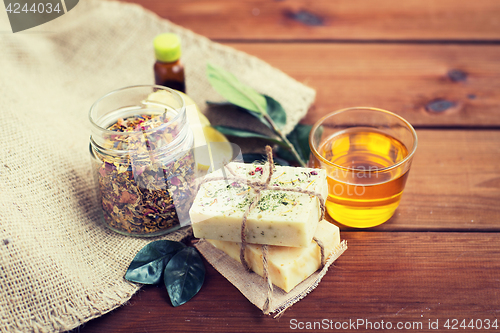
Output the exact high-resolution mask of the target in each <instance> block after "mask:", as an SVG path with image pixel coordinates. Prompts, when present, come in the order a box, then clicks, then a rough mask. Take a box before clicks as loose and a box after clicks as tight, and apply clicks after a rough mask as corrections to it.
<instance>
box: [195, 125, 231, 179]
mask: <svg viewBox="0 0 500 333" xmlns="http://www.w3.org/2000/svg"><path fill="white" fill-rule="evenodd" d="M203 134H204V136H205V140H206V143H207V145H206V146H201V147H198V148H197V149H195V154H194V156H195V160H196V163H197V166H198V171H201V172H206V171H208V169H209V168H212V170H216V169H218V168H220V167H221V166H222V165H223V164H224V163H229V162H230V161H231V160H232V158H233V147H232V146H231V143H230V142H229V141H228V140H227V138H226V137H225V136H224V134H222V133H221V132H219V131H217V130H216V129H215V128H213V127H211V126H205V127H203Z"/></svg>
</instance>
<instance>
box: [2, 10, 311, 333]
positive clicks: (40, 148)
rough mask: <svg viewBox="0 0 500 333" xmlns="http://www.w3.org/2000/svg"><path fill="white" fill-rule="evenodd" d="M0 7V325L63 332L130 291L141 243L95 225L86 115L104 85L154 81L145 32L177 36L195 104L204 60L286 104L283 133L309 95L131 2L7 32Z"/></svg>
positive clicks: (203, 86)
mask: <svg viewBox="0 0 500 333" xmlns="http://www.w3.org/2000/svg"><path fill="white" fill-rule="evenodd" d="M0 15H1V16H0V31H1V32H2V37H1V38H0V52H1V56H0V73H1V79H0V92H1V93H0V94H1V98H0V128H1V131H0V142H1V144H2V149H0V178H1V182H0V331H1V332H31V331H34V332H52V331H64V330H69V329H72V328H74V327H76V326H78V325H80V324H82V323H84V322H85V321H88V320H90V319H92V318H95V317H98V316H101V315H102V314H104V313H106V312H109V311H111V310H112V309H114V308H116V307H119V306H120V305H122V304H123V303H124V302H126V301H127V300H128V299H129V298H130V297H131V296H132V295H133V294H134V293H135V292H136V291H137V290H138V288H139V286H138V285H136V284H133V283H128V282H127V281H125V280H124V279H123V275H124V273H125V270H126V268H127V267H128V264H129V263H130V261H131V260H132V258H133V257H134V256H135V254H136V253H137V251H138V250H139V249H140V248H142V247H143V246H144V245H145V244H146V243H148V242H150V241H151V240H150V239H136V238H131V237H125V236H120V235H118V234H116V233H113V232H110V231H108V230H107V229H106V228H104V227H102V226H101V225H99V224H98V218H99V215H98V210H99V209H100V208H99V205H98V203H97V202H96V200H95V198H94V194H93V189H94V183H93V178H92V175H91V169H90V159H89V152H88V142H89V133H90V125H89V122H88V118H87V114H88V110H89V108H90V106H91V105H92V103H93V102H94V101H95V100H96V99H97V98H99V97H100V96H102V95H103V94H105V93H107V92H109V91H111V90H114V89H117V88H120V87H123V86H127V85H135V84H145V83H152V82H153V73H152V65H153V62H154V55H153V48H152V39H153V37H154V36H155V35H156V34H158V33H161V32H166V31H174V32H177V33H178V34H180V35H181V37H182V40H183V45H182V47H183V50H184V54H183V60H184V62H185V64H186V70H187V89H188V93H189V95H190V96H192V97H193V99H194V100H195V101H196V102H197V103H198V104H199V105H200V106H204V105H205V101H206V100H218V99H220V96H218V95H217V93H216V92H215V91H214V90H212V88H211V87H210V86H209V83H208V81H207V79H206V77H205V70H204V68H205V64H206V61H211V62H213V63H215V64H218V65H220V66H223V67H224V68H226V69H228V70H230V71H232V72H233V73H235V74H236V75H237V76H238V77H240V78H241V80H242V81H244V82H246V83H248V84H250V85H252V86H254V87H255V88H257V89H259V90H260V91H262V92H265V93H267V94H268V95H270V96H273V97H274V98H275V99H277V100H279V101H280V102H281V103H282V104H283V106H284V107H285V109H286V110H287V113H288V124H287V126H286V131H290V130H291V129H292V128H293V126H294V125H295V124H296V123H297V122H298V121H299V119H300V118H301V117H302V116H304V115H305V113H306V112H307V110H308V108H309V106H310V105H311V103H312V101H313V99H314V91H313V90H312V89H310V88H307V87H305V86H304V85H302V84H300V83H298V82H296V81H295V80H293V79H291V78H289V77H288V76H287V75H285V74H284V73H282V72H280V71H278V70H276V69H273V68H272V67H271V66H269V65H268V64H266V63H264V62H262V61H260V60H258V59H256V58H255V57H251V56H248V55H246V54H244V53H242V52H237V51H235V50H233V49H231V48H228V47H224V46H221V45H218V44H215V43H212V42H210V41H209V40H208V39H206V38H204V37H201V36H198V35H196V34H194V33H192V32H190V31H187V30H186V29H183V28H181V27H179V26H176V25H174V24H172V23H170V22H168V21H166V20H163V19H160V18H159V17H157V16H156V15H154V14H152V13H149V12H147V11H145V10H144V9H142V8H140V7H139V6H136V5H130V4H124V3H117V2H107V1H106V2H105V1H95V0H86V1H80V3H79V4H78V5H77V6H76V7H75V9H73V10H72V11H70V12H68V13H67V14H65V15H63V16H62V17H60V18H58V19H56V20H54V21H52V22H49V23H47V24H44V25H42V26H39V27H36V28H33V29H30V30H28V31H26V32H21V33H17V34H10V33H8V31H10V26H9V24H8V20H7V17H6V13H5V12H4V11H2V10H0ZM176 237H182V235H176ZM202 292H203V291H202Z"/></svg>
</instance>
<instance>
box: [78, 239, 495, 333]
mask: <svg viewBox="0 0 500 333" xmlns="http://www.w3.org/2000/svg"><path fill="white" fill-rule="evenodd" d="M499 236H500V235H499V234H498V233H387V232H344V233H342V237H343V238H345V239H347V240H348V244H349V248H348V250H347V251H346V252H345V253H344V254H343V255H342V256H341V257H340V258H339V259H338V260H337V261H336V263H335V266H334V267H332V268H331V269H330V270H329V272H328V274H327V275H326V276H325V277H324V278H323V280H322V282H321V283H320V285H319V287H318V288H317V289H316V290H315V291H313V292H312V293H310V294H309V295H308V296H307V297H306V298H305V299H303V300H302V301H300V302H299V303H297V304H295V305H294V306H292V307H291V308H290V309H289V310H287V311H286V312H285V314H284V315H283V316H282V317H281V318H280V319H272V318H271V317H267V316H264V315H263V314H262V313H260V311H259V310H258V309H257V308H256V307H255V306H253V305H252V304H250V302H248V301H247V300H246V299H245V298H244V297H243V296H242V295H241V294H240V293H239V292H238V290H237V289H236V288H234V287H233V286H232V285H231V284H230V283H229V282H227V280H226V279H225V278H224V277H222V276H221V275H220V274H219V273H217V272H216V271H215V270H214V269H213V268H212V267H211V266H209V265H208V264H207V277H206V280H205V284H204V286H203V288H202V289H201V291H200V293H199V294H198V295H196V296H195V298H194V299H192V300H191V301H189V302H188V303H186V304H185V305H182V306H180V307H177V308H173V307H172V306H171V305H170V303H169V301H168V296H167V293H166V291H165V290H164V288H163V287H145V288H143V290H141V291H139V292H138V293H137V294H136V295H135V296H134V297H133V298H132V300H131V301H130V303H129V304H127V305H126V306H124V307H121V308H120V309H118V310H116V311H114V312H113V313H111V314H108V315H105V316H104V317H101V318H99V319H96V320H93V321H91V322H89V323H88V324H85V325H84V326H83V327H81V328H79V330H78V332H82V333H85V332H108V333H118V332H123V333H129V332H164V331H165V330H166V329H168V331H171V332H201V331H203V332H256V331H259V332H279V331H283V332H284V331H286V332H288V331H290V329H291V328H292V326H294V325H297V323H298V322H314V321H322V320H323V319H327V322H328V324H329V320H332V321H333V322H345V321H347V322H348V321H349V320H351V321H357V320H361V319H362V320H365V324H364V325H361V326H359V327H357V329H356V331H359V332H370V331H371V332H373V331H375V330H374V329H371V330H370V329H369V326H368V327H366V326H365V325H367V324H366V322H367V321H369V322H371V323H372V325H374V323H375V322H378V323H379V324H380V323H381V321H382V320H383V321H384V322H385V323H387V322H391V323H392V324H393V325H394V327H396V326H395V325H397V323H398V322H403V323H405V322H410V323H413V322H415V323H421V325H422V326H421V327H422V329H420V330H418V331H424V332H428V331H431V330H429V329H428V325H429V321H431V322H435V321H436V320H438V321H439V328H440V330H439V331H440V332H441V331H445V330H446V329H445V328H444V327H443V325H444V324H445V321H446V319H451V318H457V319H459V320H460V321H461V320H462V319H467V323H468V322H469V321H470V319H481V320H483V323H484V320H486V319H490V320H491V321H492V322H493V321H494V320H495V319H496V317H497V315H498V308H499V307H500V297H499V296H500V295H499V290H500V280H499V279H498V271H499V270H500V244H499V243H498V237H499ZM293 320H296V321H297V322H294V321H293ZM498 324H499V325H500V323H498ZM334 325H335V324H334ZM375 325H376V324H375ZM403 325H404V324H403ZM385 327H387V326H385ZM394 327H393V329H394ZM366 328H368V329H366ZM416 328H418V327H417V326H414V327H412V329H414V330H415V331H417V329H416ZM331 330H332V331H333V330H335V326H334V327H333V328H332V329H331ZM314 331H320V330H319V329H316V330H314ZM336 331H339V332H345V331H347V330H341V329H337V330H336ZM381 331H383V330H381ZM399 331H402V330H398V332H399ZM408 331H411V329H410V330H408Z"/></svg>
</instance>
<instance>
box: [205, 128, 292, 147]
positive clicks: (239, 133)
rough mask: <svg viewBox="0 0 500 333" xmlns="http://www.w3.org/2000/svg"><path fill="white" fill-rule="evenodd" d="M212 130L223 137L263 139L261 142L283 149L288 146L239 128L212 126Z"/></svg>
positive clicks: (274, 139)
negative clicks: (273, 144)
mask: <svg viewBox="0 0 500 333" xmlns="http://www.w3.org/2000/svg"><path fill="white" fill-rule="evenodd" d="M214 128H215V129H216V130H218V131H219V132H221V133H222V134H224V135H232V136H236V137H239V138H256V139H263V140H266V141H269V142H271V143H275V144H278V145H280V146H283V147H285V148H286V147H288V145H287V144H286V143H285V142H283V141H281V140H280V139H276V138H273V137H270V136H267V135H264V134H260V133H257V132H252V131H248V130H244V129H240V128H236V127H228V126H214Z"/></svg>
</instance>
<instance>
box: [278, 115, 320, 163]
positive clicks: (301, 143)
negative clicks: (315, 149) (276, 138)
mask: <svg viewBox="0 0 500 333" xmlns="http://www.w3.org/2000/svg"><path fill="white" fill-rule="evenodd" d="M311 128H312V126H311V125H303V124H297V126H295V128H294V129H293V131H292V132H291V133H290V134H288V135H287V136H286V137H287V139H288V140H289V141H290V143H291V144H292V145H293V146H294V147H295V150H297V153H298V154H299V155H300V157H301V158H302V159H303V160H304V161H306V162H307V161H308V160H309V155H310V154H311V149H310V148H309V133H310V132H311ZM277 153H278V155H279V156H280V157H282V158H284V159H285V160H288V161H295V160H296V159H295V157H294V156H293V154H292V153H291V152H290V151H289V150H286V149H283V148H281V147H280V148H279V149H278V152H277Z"/></svg>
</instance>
